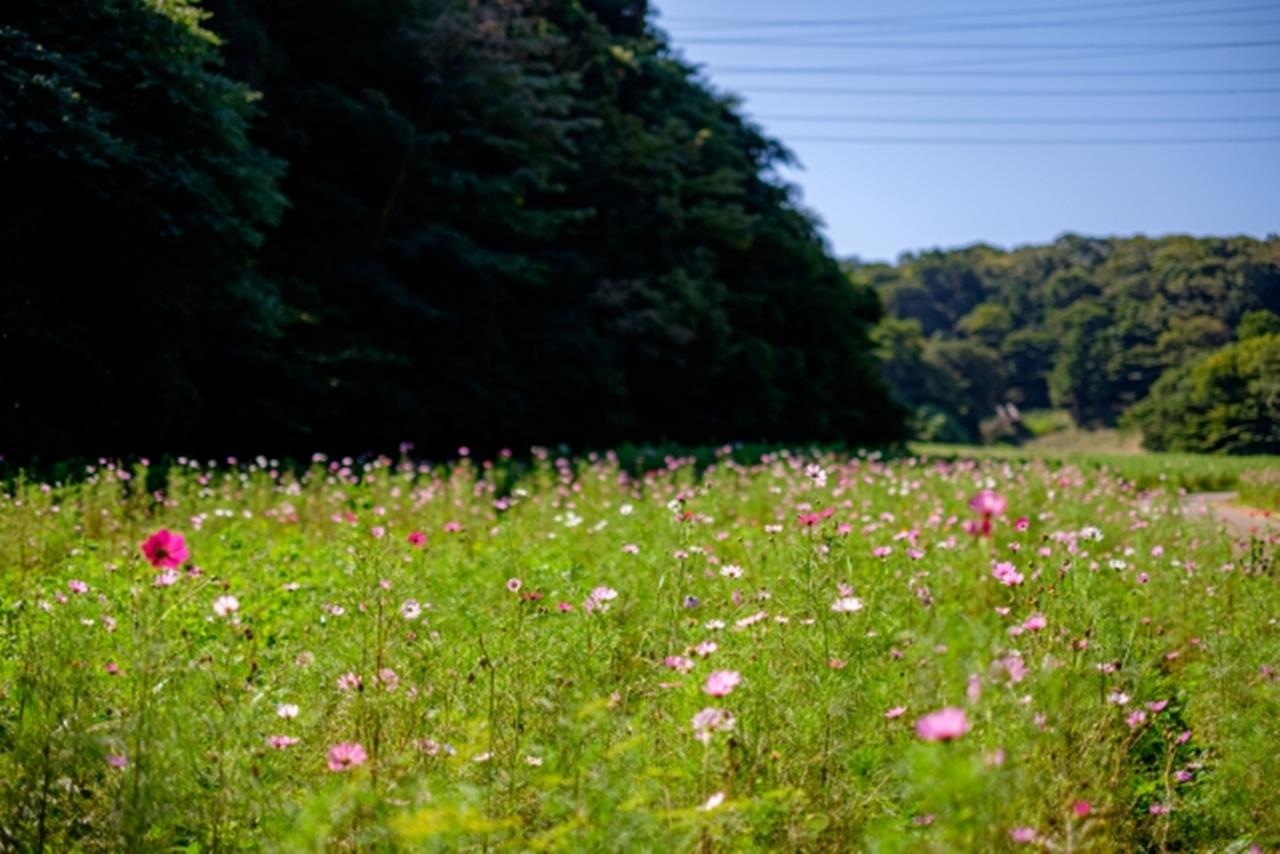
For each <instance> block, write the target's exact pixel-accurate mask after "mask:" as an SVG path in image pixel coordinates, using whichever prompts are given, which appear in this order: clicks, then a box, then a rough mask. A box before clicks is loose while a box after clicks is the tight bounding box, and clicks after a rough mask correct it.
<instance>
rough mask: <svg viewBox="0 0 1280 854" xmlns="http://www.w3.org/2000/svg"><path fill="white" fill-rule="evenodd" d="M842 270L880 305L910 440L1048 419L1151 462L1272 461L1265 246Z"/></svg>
mask: <svg viewBox="0 0 1280 854" xmlns="http://www.w3.org/2000/svg"><path fill="white" fill-rule="evenodd" d="M846 270H847V272H848V274H849V276H850V279H851V280H852V281H853V282H854V284H855V285H856V286H858V287H870V288H874V289H875V290H876V291H877V292H878V293H879V294H880V296H881V298H882V299H883V301H884V306H885V310H886V313H887V316H886V318H885V319H884V320H883V321H882V323H881V324H880V325H879V327H878V328H877V329H876V330H875V332H874V336H875V339H876V342H877V346H878V348H879V351H880V355H881V357H882V359H883V360H884V369H885V376H886V378H887V380H888V382H889V384H890V386H891V387H892V389H893V391H894V393H895V394H896V396H897V397H898V398H899V399H900V400H902V401H903V402H905V403H906V404H907V405H908V406H909V407H910V408H911V409H912V410H913V412H914V425H913V428H914V431H915V432H916V434H917V435H920V436H922V437H926V438H934V439H941V440H948V441H974V440H976V439H978V438H980V437H982V438H988V439H991V438H999V437H1000V435H1001V434H1002V432H1003V433H1004V434H1006V435H1007V434H1009V433H1010V432H1013V431H1014V428H1016V426H1017V425H1016V424H1011V423H1010V419H1009V418H1007V417H999V416H997V413H998V412H1001V411H1002V410H1003V411H1005V412H1008V411H1012V412H1013V413H1019V412H1022V411H1026V410H1033V409H1042V408H1048V407H1054V408H1059V409H1063V410H1067V411H1069V412H1070V414H1071V416H1072V418H1073V419H1074V421H1075V423H1077V424H1079V425H1080V426H1083V427H1101V426H1114V425H1117V424H1121V425H1123V426H1134V427H1137V428H1139V429H1141V430H1142V431H1143V434H1144V437H1145V441H1146V445H1147V447H1149V448H1152V449H1157V450H1164V449H1171V450H1199V451H1226V452H1238V453H1244V452H1261V451H1271V452H1275V451H1280V334H1278V333H1280V325H1277V324H1280V317H1277V316H1276V313H1277V312H1280V238H1275V237H1272V238H1270V239H1267V240H1254V239H1250V238H1243V237H1241V238H1203V239H1196V238H1191V237H1181V236H1178V237H1165V238H1155V239H1148V238H1143V237H1136V238H1127V239H1119V238H1115V239H1105V238H1086V237H1080V236H1076V235H1066V236H1063V237H1061V238H1060V239H1058V240H1057V241H1056V242H1054V243H1052V244H1048V245H1044V246H1030V247H1024V248H1019V249H1016V250H1013V251H1002V250H999V249H995V248H992V247H990V246H985V245H976V246H970V247H966V248H963V249H956V250H952V251H932V252H923V253H919V254H909V255H905V256H903V257H902V258H901V259H900V260H899V263H898V264H896V265H888V264H862V263H859V262H857V261H853V262H849V263H848V264H846ZM1149 395H1150V399H1148V396H1149ZM1010 403H1012V404H1014V407H1013V409H1012V410H1008V409H1007V404H1010ZM1015 420H1016V419H1015Z"/></svg>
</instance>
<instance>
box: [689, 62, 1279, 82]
mask: <svg viewBox="0 0 1280 854" xmlns="http://www.w3.org/2000/svg"><path fill="white" fill-rule="evenodd" d="M712 70H713V71H714V73H715V74H716V75H720V74H745V75H761V74H765V75H774V74H786V75H788V76H790V75H802V74H817V75H827V74H853V75H859V76H866V77H1014V78H1018V79H1022V78H1026V77H1260V76H1264V75H1267V76H1269V75H1274V74H1280V68H1206V69H1201V70H1195V69H1188V68H1160V69H1144V70H1131V69H1113V70H1106V71H1088V70H1085V69H1068V70H1051V71H1044V70H1036V69H1027V70H1021V69H1019V70H1016V71H987V70H985V69H975V70H954V69H946V68H943V69H939V70H927V69H920V68H912V67H910V66H898V67H896V68H895V67H892V66H883V65H864V66H848V65H846V66H827V67H821V66H813V67H808V68H792V67H785V66H784V67H779V68H769V67H767V66H746V65H729V66H715V67H713V68H712Z"/></svg>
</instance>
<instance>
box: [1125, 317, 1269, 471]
mask: <svg viewBox="0 0 1280 854" xmlns="http://www.w3.org/2000/svg"><path fill="white" fill-rule="evenodd" d="M1126 420H1127V421H1128V422H1129V423H1131V424H1132V425H1133V426H1135V427H1138V428H1140V429H1141V430H1142V434H1143V438H1144V444H1145V445H1146V447H1148V448H1150V449H1151V450H1154V451H1200V452H1207V453H1214V452H1225V453H1232V454H1274V453H1277V452H1280V334H1277V333H1271V334H1258V335H1251V336H1250V337H1248V338H1245V339H1244V340H1242V341H1239V342H1237V343H1235V344H1228V345H1227V346H1226V347H1223V348H1222V349H1220V350H1217V351H1215V352H1213V353H1210V354H1209V355H1207V356H1202V357H1200V358H1199V359H1197V360H1195V361H1193V362H1191V363H1189V364H1187V365H1183V366H1181V367H1176V368H1172V369H1170V370H1169V371H1168V372H1167V373H1165V374H1164V375H1163V376H1161V377H1160V379H1159V380H1158V381H1157V382H1156V383H1155V385H1153V386H1152V387H1151V393H1150V394H1149V395H1148V396H1147V398H1146V399H1145V400H1143V401H1142V402H1140V403H1139V404H1138V405H1137V406H1135V407H1133V409H1131V410H1130V411H1129V412H1128V413H1127V415H1126Z"/></svg>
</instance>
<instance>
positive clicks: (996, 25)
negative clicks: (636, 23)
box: [678, 3, 1280, 35]
mask: <svg viewBox="0 0 1280 854" xmlns="http://www.w3.org/2000/svg"><path fill="white" fill-rule="evenodd" d="M1276 9H1280V4H1278V3H1263V4H1254V5H1250V6H1232V7H1227V8H1218V9H1205V10H1193V11H1187V12H1166V13H1164V14H1160V15H1152V14H1147V13H1144V14H1141V15H1121V16H1118V17H1103V18H1099V17H1096V16H1094V17H1083V18H1058V19H1050V20H1047V21H1046V20H1040V21H1017V20H1011V21H1000V20H996V21H994V22H988V23H972V24H965V23H947V22H946V21H945V20H940V19H938V18H933V17H931V18H927V19H920V22H919V23H918V24H917V23H907V22H904V23H900V24H885V23H858V22H840V21H834V20H833V21H825V22H804V21H785V20H777V19H775V20H761V19H757V20H754V21H753V20H743V19H741V18H724V19H720V20H717V21H714V22H713V21H708V22H706V23H702V24H684V25H678V28H679V29H680V30H684V31H690V30H691V31H693V32H695V33H696V32H708V31H714V32H723V31H726V30H727V31H730V32H732V31H735V30H736V31H745V32H751V31H759V30H795V29H802V30H803V29H812V30H818V31H820V32H821V33H822V34H824V35H830V33H831V31H832V30H846V31H848V30H859V29H862V30H867V29H870V30H871V31H872V32H870V33H868V34H869V35H884V34H886V32H887V33H890V34H902V33H957V32H991V31H995V30H1053V29H1065V30H1071V29H1079V28H1081V27H1089V28H1098V26H1099V25H1100V24H1106V25H1108V26H1113V25H1117V24H1119V25H1130V26H1138V27H1143V28H1149V27H1186V26H1193V27H1201V28H1210V27H1238V26H1272V25H1274V24H1275V23H1276V22H1275V21H1224V20H1222V18H1223V16H1225V15H1233V14H1235V15H1238V14H1242V13H1245V12H1255V11H1272V10H1276ZM1113 11H1114V10H1113ZM1206 15H1212V16H1213V18H1214V20H1210V21H1204V20H1186V19H1188V18H1203V17H1204V16H1206ZM846 34H847V33H846Z"/></svg>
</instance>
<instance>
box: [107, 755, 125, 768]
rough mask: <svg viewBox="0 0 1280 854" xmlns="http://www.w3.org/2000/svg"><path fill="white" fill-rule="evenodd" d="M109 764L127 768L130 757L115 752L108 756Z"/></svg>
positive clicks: (114, 766)
mask: <svg viewBox="0 0 1280 854" xmlns="http://www.w3.org/2000/svg"><path fill="white" fill-rule="evenodd" d="M107 764H108V765H110V766H111V767H112V768H125V767H127V766H128V765H129V758H128V757H127V756H125V755H124V754H123V753H113V754H111V755H110V756H108V757H107Z"/></svg>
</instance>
